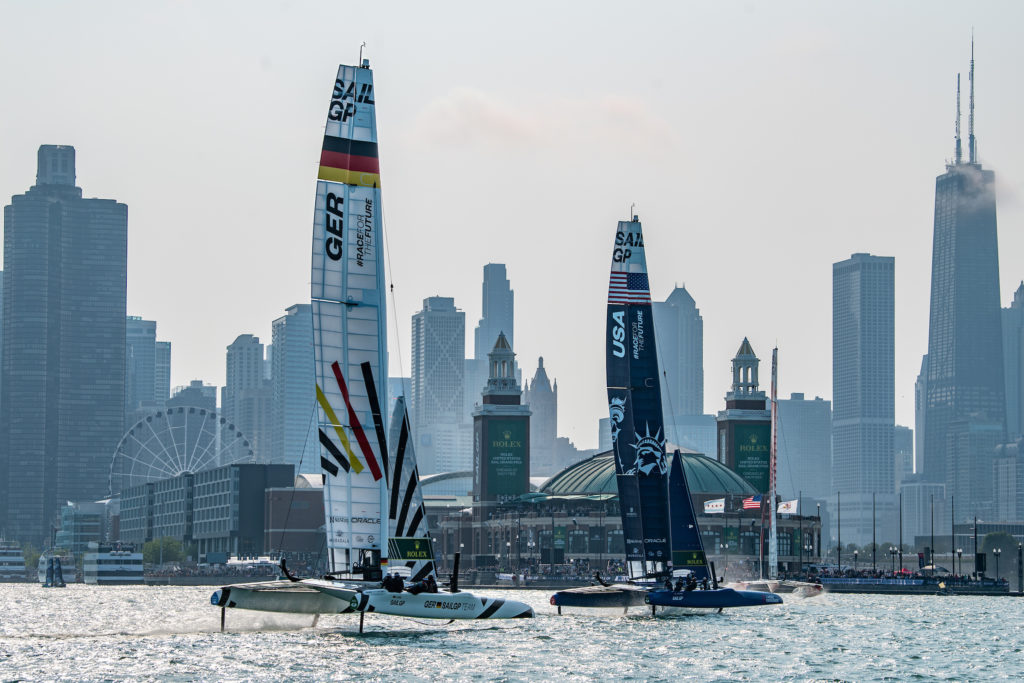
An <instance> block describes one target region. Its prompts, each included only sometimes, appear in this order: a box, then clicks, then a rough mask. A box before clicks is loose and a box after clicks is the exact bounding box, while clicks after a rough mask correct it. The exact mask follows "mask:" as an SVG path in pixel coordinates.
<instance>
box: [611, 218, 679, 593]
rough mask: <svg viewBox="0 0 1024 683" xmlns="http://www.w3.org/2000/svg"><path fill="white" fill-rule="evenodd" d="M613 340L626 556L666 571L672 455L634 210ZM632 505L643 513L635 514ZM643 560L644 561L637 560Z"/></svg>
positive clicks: (615, 262) (618, 237) (619, 245)
mask: <svg viewBox="0 0 1024 683" xmlns="http://www.w3.org/2000/svg"><path fill="white" fill-rule="evenodd" d="M607 343H608V347H607V354H606V357H607V375H608V412H609V415H610V417H611V428H612V444H613V448H614V451H615V472H616V474H617V475H618V476H617V477H616V479H617V481H618V484H619V498H620V504H621V506H622V530H623V533H624V536H625V542H626V551H627V559H628V560H629V561H630V563H631V564H630V571H631V573H632V574H634V575H637V574H640V575H643V574H650V573H657V572H662V571H665V569H666V568H667V563H668V561H669V556H670V549H669V524H668V519H669V515H668V461H667V459H666V457H665V429H664V423H663V418H662V414H661V388H660V387H661V385H660V382H659V381H658V354H657V348H656V346H655V341H654V322H653V319H652V317H651V292H650V286H649V284H648V280H647V261H646V258H645V256H644V238H643V231H642V229H641V227H640V222H639V221H638V220H637V219H636V217H635V216H634V217H633V220H632V221H620V222H619V224H618V228H617V229H616V232H615V245H614V247H613V250H612V265H611V274H610V276H609V284H608V319H607ZM633 501H636V502H637V505H636V506H631V503H632V502H633ZM631 507H636V508H637V509H636V510H634V512H639V514H629V511H630V509H631ZM638 542H639V543H638ZM636 550H638V551H639V554H640V556H641V557H636V552H635V551H636ZM640 559H642V560H643V562H644V565H642V566H637V567H634V566H632V562H636V561H639V560H640Z"/></svg>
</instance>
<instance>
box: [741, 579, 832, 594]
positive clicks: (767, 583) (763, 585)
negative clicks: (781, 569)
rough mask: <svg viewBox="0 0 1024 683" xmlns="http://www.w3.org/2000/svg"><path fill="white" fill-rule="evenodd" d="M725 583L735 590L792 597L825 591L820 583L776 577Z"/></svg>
mask: <svg viewBox="0 0 1024 683" xmlns="http://www.w3.org/2000/svg"><path fill="white" fill-rule="evenodd" d="M725 585H726V586H727V587H728V588H735V589H736V590H745V591H758V592H761V593H778V594H780V595H789V596H792V597H794V598H813V597H816V596H818V595H822V594H824V592H825V589H824V588H823V587H822V585H821V584H820V583H811V582H810V581H794V580H792V579H776V580H774V581H771V580H763V579H757V580H753V581H732V582H730V583H727V584H725Z"/></svg>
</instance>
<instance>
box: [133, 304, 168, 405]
mask: <svg viewBox="0 0 1024 683" xmlns="http://www.w3.org/2000/svg"><path fill="white" fill-rule="evenodd" d="M170 384H171V343H170V342H159V341H157V340H156V321H155V320H143V319H142V318H141V317H139V316H137V315H130V316H128V317H127V319H126V321H125V391H124V396H125V400H124V403H125V405H124V409H125V417H126V420H127V421H128V422H134V419H135V415H136V412H137V411H139V410H140V409H151V410H155V409H157V408H162V407H163V406H164V403H165V402H166V401H167V399H168V398H170Z"/></svg>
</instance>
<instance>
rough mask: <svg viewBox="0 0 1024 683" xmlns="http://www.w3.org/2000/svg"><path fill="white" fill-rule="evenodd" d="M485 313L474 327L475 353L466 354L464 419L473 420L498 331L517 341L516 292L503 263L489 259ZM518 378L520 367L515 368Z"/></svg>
mask: <svg viewBox="0 0 1024 683" xmlns="http://www.w3.org/2000/svg"><path fill="white" fill-rule="evenodd" d="M481 305H482V310H483V316H482V317H481V318H480V322H479V323H477V326H476V329H475V330H473V357H472V358H467V359H466V360H465V362H464V364H463V365H464V367H463V393H462V396H463V401H464V406H463V419H464V420H466V421H470V420H471V419H472V418H471V417H470V416H471V415H472V413H473V410H474V406H475V405H476V404H477V403H479V401H480V392H481V391H483V389H484V387H485V386H487V376H488V373H487V354H488V353H490V352H491V348H492V347H493V346H494V340H495V339H497V338H498V335H499V334H504V335H505V338H506V339H508V342H509V344H512V343H513V342H514V341H515V331H514V329H513V328H514V323H515V310H514V309H515V292H513V291H512V286H511V283H510V282H509V280H508V277H507V275H506V271H505V264H504V263H488V264H487V265H485V266H484V279H483V285H482V286H481ZM514 373H515V375H516V378H517V379H518V378H519V376H520V375H519V368H518V367H516V368H514Z"/></svg>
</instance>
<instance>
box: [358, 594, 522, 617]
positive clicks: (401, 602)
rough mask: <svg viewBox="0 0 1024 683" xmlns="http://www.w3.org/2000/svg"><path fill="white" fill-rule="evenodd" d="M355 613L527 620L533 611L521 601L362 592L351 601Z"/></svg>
mask: <svg viewBox="0 0 1024 683" xmlns="http://www.w3.org/2000/svg"><path fill="white" fill-rule="evenodd" d="M351 604H352V607H353V608H354V609H356V610H357V611H359V612H375V613H377V614H390V615H393V616H397V617H417V618H420V619H524V618H526V619H528V618H531V617H533V608H532V607H530V606H529V605H527V604H526V603H525V602H519V601H517V600H504V599H502V598H485V597H480V596H477V595H473V594H472V593H419V594H416V595H414V594H412V593H392V592H390V591H386V590H383V589H377V590H370V591H364V592H362V593H360V594H359V596H358V597H356V598H353V600H352V603H351Z"/></svg>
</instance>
